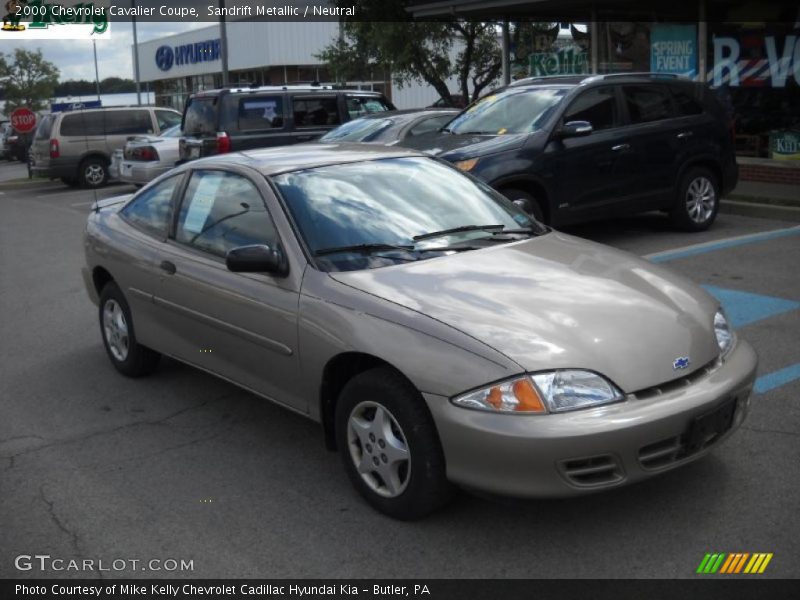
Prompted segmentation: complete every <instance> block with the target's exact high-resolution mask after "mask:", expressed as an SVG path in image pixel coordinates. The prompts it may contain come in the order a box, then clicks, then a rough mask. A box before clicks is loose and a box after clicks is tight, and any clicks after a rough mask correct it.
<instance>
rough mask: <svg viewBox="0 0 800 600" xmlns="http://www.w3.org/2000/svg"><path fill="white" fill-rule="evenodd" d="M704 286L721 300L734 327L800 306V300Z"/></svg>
mask: <svg viewBox="0 0 800 600" xmlns="http://www.w3.org/2000/svg"><path fill="white" fill-rule="evenodd" d="M702 287H703V289H705V290H706V291H707V292H708V293H709V294H711V295H712V296H714V297H715V298H716V299H717V300H719V301H720V304H722V307H723V308H724V309H725V313H726V314H727V315H728V319H730V322H731V325H733V326H734V327H744V326H745V325H750V324H751V323H755V322H756V321H760V320H761V319H766V318H768V317H774V316H775V315H779V314H781V313H785V312H788V311H790V310H796V309H798V308H800V302H795V301H794V300H786V299H784V298H775V297H774V296H764V295H762V294H753V293H750V292H740V291H739V290H728V289H724V288H719V287H716V286H714V285H703V286H702Z"/></svg>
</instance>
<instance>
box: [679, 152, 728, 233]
mask: <svg viewBox="0 0 800 600" xmlns="http://www.w3.org/2000/svg"><path fill="white" fill-rule="evenodd" d="M676 200H677V201H676V203H675V206H674V208H673V209H672V210H671V211H670V218H671V219H672V222H673V223H674V224H675V225H676V226H677V227H679V228H680V229H684V230H686V231H704V230H706V229H708V228H709V227H711V224H712V223H713V222H714V219H716V218H717V211H719V184H718V183H717V178H716V177H715V176H714V174H713V173H712V172H711V171H709V170H708V169H706V168H704V167H695V168H692V169H689V170H688V171H687V172H686V173H685V174H684V175H683V177H681V181H680V184H679V185H678V197H677V199H676Z"/></svg>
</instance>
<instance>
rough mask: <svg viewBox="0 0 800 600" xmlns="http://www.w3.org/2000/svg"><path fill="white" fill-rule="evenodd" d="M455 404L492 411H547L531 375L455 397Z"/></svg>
mask: <svg viewBox="0 0 800 600" xmlns="http://www.w3.org/2000/svg"><path fill="white" fill-rule="evenodd" d="M453 404H455V405H456V406H463V407H465V408H478V409H481V410H488V411H492V412H504V413H508V412H511V413H543V412H545V409H544V403H543V402H542V399H541V397H540V396H539V393H538V392H537V391H536V388H534V387H533V383H532V382H531V379H530V377H527V376H526V377H519V378H517V379H512V380H510V381H505V382H503V383H497V384H495V385H491V386H489V387H486V388H483V389H482V390H477V391H475V392H469V393H467V394H464V395H463V396H458V397H456V398H453Z"/></svg>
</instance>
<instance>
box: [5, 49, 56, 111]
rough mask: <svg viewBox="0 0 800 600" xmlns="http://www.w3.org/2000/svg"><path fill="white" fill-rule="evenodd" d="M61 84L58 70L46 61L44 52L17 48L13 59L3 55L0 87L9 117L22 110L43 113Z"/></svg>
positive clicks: (10, 56) (12, 55) (12, 56)
mask: <svg viewBox="0 0 800 600" xmlns="http://www.w3.org/2000/svg"><path fill="white" fill-rule="evenodd" d="M57 84H58V68H57V67H56V66H55V65H54V64H53V63H51V62H49V61H46V60H44V58H43V57H42V51H41V50H36V51H30V50H24V49H22V48H17V49H16V50H14V53H13V54H11V55H7V54H3V53H1V52H0V86H2V88H3V92H4V97H5V100H6V109H5V112H6V114H10V113H11V112H12V111H13V110H14V109H15V108H17V107H18V106H27V107H28V108H30V109H31V110H34V111H37V110H41V109H42V108H44V106H45V103H46V101H47V100H48V99H49V98H50V97H51V96H52V95H53V91H54V90H55V87H56V85H57Z"/></svg>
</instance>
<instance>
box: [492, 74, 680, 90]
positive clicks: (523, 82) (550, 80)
mask: <svg viewBox="0 0 800 600" xmlns="http://www.w3.org/2000/svg"><path fill="white" fill-rule="evenodd" d="M614 81H622V82H626V83H631V82H633V83H651V82H654V81H655V82H659V83H664V82H675V83H692V82H691V80H690V79H687V78H686V77H682V76H680V75H675V74H672V73H650V72H642V73H634V72H631V73H606V74H601V75H548V76H542V77H525V78H524V79H518V80H517V81H512V82H511V83H510V84H509V85H508V86H507V87H506V88H504V89H509V88H525V87H536V88H540V87H543V86H547V87H553V86H559V87H575V86H579V85H581V86H583V85H591V84H599V83H603V84H605V83H609V82H614Z"/></svg>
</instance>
